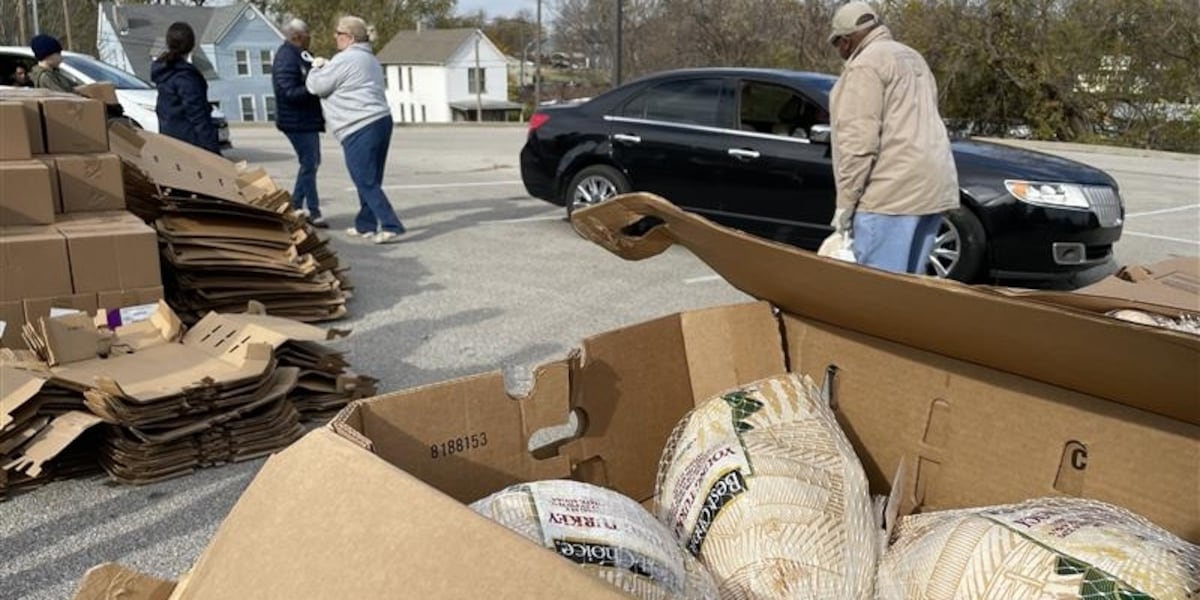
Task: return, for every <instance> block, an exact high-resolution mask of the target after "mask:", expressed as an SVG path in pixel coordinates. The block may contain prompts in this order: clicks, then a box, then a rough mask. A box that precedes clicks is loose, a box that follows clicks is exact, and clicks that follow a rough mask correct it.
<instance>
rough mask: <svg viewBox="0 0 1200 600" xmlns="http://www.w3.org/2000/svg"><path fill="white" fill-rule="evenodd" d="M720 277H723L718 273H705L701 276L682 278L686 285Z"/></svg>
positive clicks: (717, 279)
mask: <svg viewBox="0 0 1200 600" xmlns="http://www.w3.org/2000/svg"><path fill="white" fill-rule="evenodd" d="M721 279H723V277H721V276H720V275H705V276H703V277H692V278H691V279H684V280H683V283H684V284H686V285H695V284H697V283H708V282H710V281H721Z"/></svg>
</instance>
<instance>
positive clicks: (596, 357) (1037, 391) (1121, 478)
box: [76, 194, 1200, 599]
mask: <svg viewBox="0 0 1200 600" xmlns="http://www.w3.org/2000/svg"><path fill="white" fill-rule="evenodd" d="M645 217H653V218H654V221H652V222H647V221H645V220H644V218H645ZM574 220H575V224H576V227H577V228H579V229H580V231H581V232H582V233H583V234H585V235H586V236H588V237H590V238H592V239H593V240H595V241H597V242H599V243H601V244H602V245H604V246H606V247H608V248H609V249H611V250H613V251H615V252H617V253H619V254H621V255H622V256H625V257H627V258H635V259H640V258H647V257H649V256H652V255H654V254H657V253H659V252H661V251H663V250H665V249H666V248H667V247H668V246H670V245H671V244H674V243H680V244H682V245H685V246H686V247H688V248H689V249H690V250H691V251H692V252H694V253H695V254H696V255H697V256H699V257H700V258H701V259H703V260H705V261H706V262H708V263H709V264H710V265H712V266H713V267H714V268H715V269H717V270H718V271H719V272H720V273H721V274H722V275H724V276H725V277H726V278H727V279H728V280H729V281H730V282H731V283H733V284H734V285H735V286H737V287H739V288H740V289H742V290H744V291H747V292H748V293H750V294H753V295H755V296H757V297H759V298H761V299H763V300H767V301H769V303H768V302H755V303H749V304H740V305H732V306H724V307H716V308H711V309H706V310H697V311H690V312H685V313H680V314H674V315H670V316H666V317H662V318H659V319H655V320H652V321H649V322H646V323H642V324H638V325H633V326H630V327H626V328H623V329H619V330H616V331H610V332H607V333H602V334H600V335H597V336H594V337H591V338H588V339H586V340H584V341H583V343H582V345H581V347H580V350H579V351H578V352H576V353H573V354H572V355H571V356H570V357H568V358H566V359H563V360H559V361H555V362H551V363H548V364H546V365H543V366H541V367H540V368H539V369H537V371H536V375H535V385H534V388H533V390H532V391H531V392H530V393H528V394H527V395H525V396H523V397H513V396H511V395H510V394H509V392H508V391H507V390H506V388H505V382H504V378H503V375H502V374H501V373H500V372H493V373H488V374H482V375H478V376H474V377H467V378H463V379H458V380H454V381H448V382H444V383H439V384H434V385H429V386H424V387H419V388H415V389H411V390H407V391H403V392H398V393H393V394H386V395H382V396H378V397H375V398H369V399H365V400H361V401H358V402H356V403H355V404H353V405H351V406H349V407H347V408H346V410H344V411H343V412H342V414H341V415H339V417H338V419H336V420H335V421H334V422H333V423H332V424H331V425H330V426H329V427H327V428H323V429H319V430H316V431H314V432H312V433H310V434H309V435H307V436H306V437H305V438H304V439H302V440H300V441H299V442H297V443H296V444H294V445H292V446H291V447H290V448H288V449H287V450H285V451H283V452H281V453H279V454H277V455H275V456H274V457H272V458H271V459H270V460H268V462H267V464H266V465H265V466H264V467H263V469H262V471H261V472H260V473H259V474H258V476H257V477H256V478H255V480H254V481H253V482H252V483H251V484H250V486H249V488H248V489H247V491H246V492H245V494H244V495H243V496H242V497H241V499H240V500H239V501H238V503H237V505H236V506H235V507H234V508H233V510H232V511H231V512H230V514H229V516H228V517H227V519H226V520H225V522H224V523H223V524H222V525H221V527H220V528H219V529H218V531H217V534H216V536H215V537H214V539H213V540H212V543H211V544H210V545H209V547H208V548H207V549H206V550H205V552H204V553H203V554H202V556H201V557H200V559H199V560H198V561H197V563H196V564H195V566H194V567H193V569H192V570H191V571H190V572H189V574H188V575H187V576H186V577H185V578H183V579H182V580H181V581H180V582H179V583H178V584H174V583H172V582H166V581H162V580H158V579H155V578H150V577H145V576H142V575H139V574H137V573H134V572H131V571H128V570H126V569H124V568H122V567H119V566H117V565H113V564H106V565H102V566H100V567H97V568H95V569H93V570H92V571H89V573H88V574H87V576H86V577H85V579H84V581H83V583H82V585H81V587H80V590H79V593H78V595H77V596H76V597H77V598H80V599H83V598H88V599H92V598H116V597H121V598H141V599H162V598H168V597H170V598H229V597H254V598H292V599H294V598H330V597H346V598H392V597H396V596H403V597H413V598H462V597H470V596H474V595H476V594H478V593H480V592H481V591H485V592H487V593H489V594H490V595H493V596H495V597H502V598H509V597H520V598H562V597H569V598H588V599H590V598H614V597H622V596H621V594H620V593H619V592H618V591H617V590H615V588H611V587H608V586H607V585H606V584H603V583H601V582H600V581H599V580H596V579H593V578H592V577H591V576H590V575H587V574H586V573H584V572H583V571H582V570H581V569H577V568H576V567H575V566H574V565H572V564H571V563H570V562H568V561H565V560H561V559H560V558H558V557H556V556H554V555H553V554H552V553H551V552H547V551H545V550H544V549H542V548H539V547H538V546H536V545H534V544H531V543H529V542H527V541H526V540H524V539H522V538H520V537H519V536H518V535H517V534H514V533H511V532H509V531H507V530H505V529H504V528H503V527H501V526H499V525H496V524H495V523H492V522H490V521H488V520H486V519H484V518H483V517H480V516H478V515H476V514H475V513H473V512H472V511H470V510H469V509H468V508H467V507H466V506H463V504H462V503H466V502H471V501H474V500H476V499H479V498H481V497H483V496H485V495H487V494H490V493H492V492H495V491H497V490H499V489H501V488H503V487H505V486H507V485H510V484H513V483H517V482H521V481H530V480H537V479H544V478H565V477H571V478H576V479H580V480H584V481H589V482H593V483H598V484H601V485H606V486H610V487H613V488H615V489H617V490H619V491H621V492H623V493H625V494H627V495H629V496H631V497H633V498H635V499H637V500H639V501H643V502H644V501H646V500H648V499H649V498H650V497H651V495H652V493H653V486H654V476H655V469H656V467H657V464H658V460H659V456H660V453H661V450H662V447H663V444H664V442H665V440H666V438H667V436H668V434H669V432H670V431H671V429H672V428H673V427H674V426H675V424H676V423H677V421H678V420H679V419H680V418H681V417H682V416H683V415H684V414H685V413H686V412H687V411H688V410H689V409H690V408H691V407H693V406H694V405H695V403H696V402H697V401H700V400H704V399H706V398H708V397H710V396H712V395H714V394H717V393H719V392H722V391H724V390H727V389H729V388H731V387H735V386H738V385H742V384H746V383H750V382H753V381H755V380H758V379H761V378H764V377H768V376H772V375H777V374H781V373H784V372H786V371H789V370H790V371H795V372H800V373H806V374H810V375H812V376H813V377H814V378H816V379H817V380H821V379H822V378H824V380H825V383H826V386H827V389H828V390H829V392H830V396H831V399H832V401H833V402H834V405H835V408H836V410H837V413H838V416H839V419H840V420H841V422H842V424H843V426H844V427H845V429H846V431H847V433H848V435H849V437H850V439H851V441H852V442H853V443H854V444H855V447H856V449H857V450H858V452H859V455H860V457H861V458H862V460H863V463H864V466H865V468H866V471H867V474H868V477H869V478H870V481H871V485H872V491H873V492H874V493H877V494H878V493H889V492H892V493H893V497H896V498H898V499H899V502H900V510H901V512H911V511H916V510H923V511H929V510H938V509H948V508H954V507H964V506H981V505H989V504H998V503H1006V502H1014V501H1019V500H1024V499H1027V498H1032V497H1040V496H1054V495H1072V496H1083V497H1090V498H1098V499H1101V500H1105V501H1108V502H1112V503H1115V504H1119V505H1122V506H1125V507H1127V508H1129V509H1131V510H1134V511H1136V512H1139V513H1141V514H1143V515H1145V516H1146V517H1148V518H1150V519H1151V520H1152V521H1154V522H1155V523H1157V524H1159V525H1161V526H1163V527H1165V528H1167V529H1169V530H1170V531H1172V532H1174V533H1175V534H1177V535H1179V536H1181V537H1183V538H1185V539H1188V540H1190V541H1192V542H1198V541H1200V514H1198V513H1197V510H1196V507H1197V506H1198V505H1200V469H1197V465H1200V385H1198V379H1197V377H1198V374H1197V368H1198V366H1200V339H1197V338H1193V337H1189V336H1185V335H1183V334H1179V333H1176V332H1170V331H1165V330H1159V329H1156V328H1150V327H1144V326H1139V325H1133V324H1128V323H1123V322H1119V321H1117V320H1115V319H1109V318H1105V317H1099V316H1096V315H1092V314H1088V313H1086V312H1082V311H1079V310H1076V309H1072V308H1066V307H1058V306H1052V305H1049V304H1045V303H1040V302H1031V301H1027V300H1023V299H1019V298H1011V297H1006V296H1004V295H1001V294H996V293H994V292H988V291H981V290H976V289H972V288H968V287H966V286H961V285H955V284H952V283H945V282H940V281H936V280H931V279H926V278H918V277H908V276H896V275H890V274H885V273H881V272H878V271H873V270H870V269H866V268H862V267H858V266H855V265H848V264H844V263H839V262H836V261H832V260H827V259H823V258H818V257H816V256H815V255H813V254H810V253H807V252H803V251H799V250H795V249H792V248H789V247H785V246H781V245H777V244H773V243H770V242H765V241H762V240H760V239H757V238H754V237H751V236H747V235H743V234H741V233H738V232H733V231H730V230H726V229H723V228H721V227H718V226H716V225H713V224H711V223H709V222H707V221H705V220H704V219H702V218H699V217H696V216H693V215H688V214H685V213H683V212H681V211H679V210H678V209H675V208H674V207H672V206H671V205H669V204H667V203H665V202H664V201H662V200H660V199H656V198H654V197H650V196H646V195H640V194H637V195H628V196H624V197H622V198H618V199H616V200H614V201H611V202H608V203H605V204H602V205H599V206H596V207H592V208H588V209H585V210H582V211H579V212H578V213H576V215H575V217H574ZM648 223H658V225H657V226H655V227H649V228H648V227H646V225H648ZM631 226H632V230H636V231H643V233H642V234H641V235H635V234H632V233H629V231H631ZM647 229H648V231H647ZM772 305H774V306H772ZM572 413H573V414H574V415H575V416H576V419H575V420H576V421H577V422H578V423H579V426H578V428H577V430H576V433H575V435H573V436H572V437H570V438H569V439H567V440H565V441H562V442H561V443H558V444H555V445H553V446H550V447H543V448H540V449H537V450H531V449H530V439H531V437H532V436H533V435H534V433H535V432H538V431H539V430H542V429H544V428H548V427H553V426H557V425H560V424H562V423H565V422H567V421H568V416H569V415H570V414H572ZM902 466H903V468H901V467H902ZM904 473H907V475H903V474H904ZM120 594H126V595H120Z"/></svg>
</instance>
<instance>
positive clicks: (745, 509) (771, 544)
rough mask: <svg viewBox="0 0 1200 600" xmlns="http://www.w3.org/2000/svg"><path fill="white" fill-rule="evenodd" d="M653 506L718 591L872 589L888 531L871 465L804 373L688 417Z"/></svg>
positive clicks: (857, 594) (810, 593)
mask: <svg viewBox="0 0 1200 600" xmlns="http://www.w3.org/2000/svg"><path fill="white" fill-rule="evenodd" d="M655 511H656V513H657V515H658V517H659V519H660V520H662V521H663V522H664V523H665V524H666V525H667V526H668V527H669V528H670V529H671V531H672V533H674V534H675V536H676V538H677V539H679V540H680V542H681V543H682V544H683V545H684V547H685V548H687V550H688V551H689V552H691V553H692V554H693V555H695V556H697V557H698V558H699V559H700V562H701V563H703V564H704V565H705V566H707V567H708V568H709V571H710V572H711V573H712V575H713V578H714V579H716V581H717V585H718V587H719V588H720V591H721V597H722V598H756V599H757V598H761V599H766V598H780V599H810V598H811V599H830V600H833V599H838V600H840V599H845V598H868V597H870V596H871V593H872V584H873V581H874V574H875V563H876V559H877V557H878V551H879V546H880V542H881V535H882V533H881V531H880V529H879V527H878V525H877V519H876V517H875V516H874V512H873V510H872V501H871V498H870V494H869V490H868V486H867V478H866V474H865V473H864V472H863V468H862V464H861V463H860V462H859V460H858V456H857V455H856V454H855V453H854V448H853V447H852V446H851V445H850V441H849V440H848V439H847V438H846V435H845V433H844V432H843V431H842V430H841V427H840V426H839V425H838V423H837V420H836V418H835V417H834V414H833V410H832V409H831V408H830V407H829V405H828V403H827V402H826V401H825V400H823V398H822V394H821V393H820V390H819V389H818V388H817V386H816V385H815V384H814V383H813V381H812V380H811V379H809V378H807V377H804V378H801V377H799V376H796V375H786V376H779V377H774V378H770V379H765V380H762V381H759V382H757V383H754V384H751V385H748V386H745V387H742V388H739V389H737V390H734V391H731V392H729V393H725V394H721V395H720V396H717V397H715V398H711V399H709V400H707V401H705V402H704V403H702V404H700V405H699V406H697V407H696V408H695V409H694V410H693V411H692V412H690V413H689V414H688V415H687V416H686V417H684V419H683V421H682V422H680V424H679V425H678V426H677V427H676V428H675V431H674V432H673V433H672V435H671V438H670V440H669V441H668V444H667V447H666V449H665V451H664V453H663V458H662V462H661V464H660V465H659V472H658V481H657V485H656V489H655Z"/></svg>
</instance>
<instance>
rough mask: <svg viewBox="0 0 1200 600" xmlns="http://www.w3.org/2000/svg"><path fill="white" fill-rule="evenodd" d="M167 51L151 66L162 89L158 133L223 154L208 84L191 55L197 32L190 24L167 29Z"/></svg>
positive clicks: (157, 84)
mask: <svg viewBox="0 0 1200 600" xmlns="http://www.w3.org/2000/svg"><path fill="white" fill-rule="evenodd" d="M166 43H167V49H166V51H164V52H163V53H162V54H161V55H160V56H159V57H158V58H157V59H155V61H154V64H152V65H151V66H150V79H152V80H153V81H154V84H155V85H156V86H158V104H157V106H155V112H157V113H158V130H159V132H160V133H162V134H163V135H169V136H171V137H173V138H176V139H179V140H183V141H185V142H187V143H189V144H192V145H193V146H199V147H201V148H204V149H205V150H208V151H209V152H213V153H216V154H220V153H221V145H220V142H218V141H217V127H216V125H214V124H213V122H212V116H211V114H212V109H211V108H210V107H209V105H208V82H207V81H205V80H204V76H203V75H201V74H200V70H199V69H197V68H196V67H195V66H193V65H192V63H190V62H188V55H189V54H191V53H192V49H194V48H195V47H196V33H195V32H194V31H192V28H191V26H189V25H188V24H187V23H172V24H171V26H170V27H169V28H167V39H166Z"/></svg>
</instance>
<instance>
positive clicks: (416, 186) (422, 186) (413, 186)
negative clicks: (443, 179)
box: [346, 179, 521, 192]
mask: <svg viewBox="0 0 1200 600" xmlns="http://www.w3.org/2000/svg"><path fill="white" fill-rule="evenodd" d="M520 184H521V180H520V179H506V180H504V181H462V182H459V183H407V184H401V183H397V184H385V185H384V186H383V189H385V190H436V189H442V188H466V187H490V186H500V185H520ZM355 189H356V188H354V187H348V188H346V191H347V192H353V191H354V190H355Z"/></svg>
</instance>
